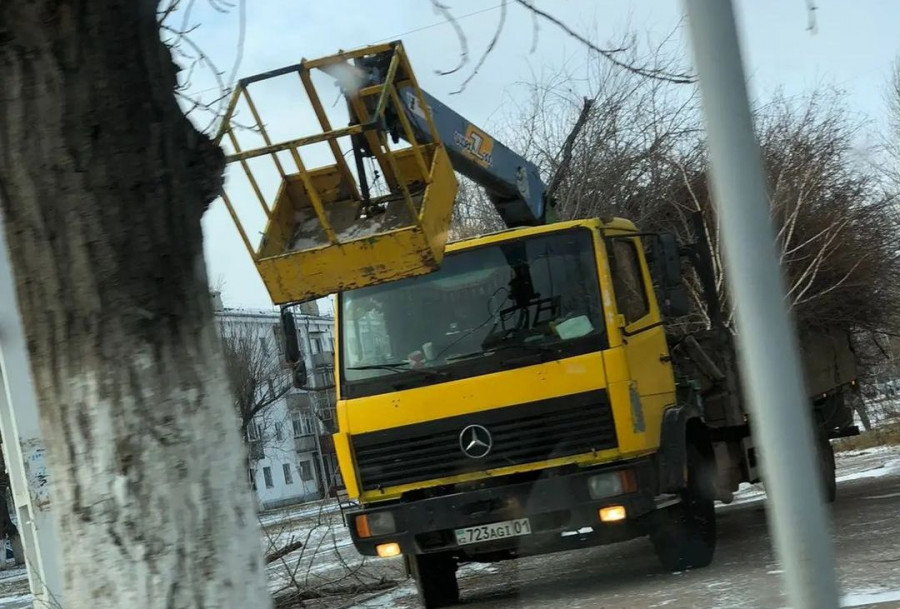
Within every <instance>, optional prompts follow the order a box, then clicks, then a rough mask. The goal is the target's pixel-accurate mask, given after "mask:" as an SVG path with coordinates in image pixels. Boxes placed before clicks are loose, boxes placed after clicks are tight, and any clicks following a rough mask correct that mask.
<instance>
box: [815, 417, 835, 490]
mask: <svg viewBox="0 0 900 609" xmlns="http://www.w3.org/2000/svg"><path fill="white" fill-rule="evenodd" d="M816 452H817V453H818V454H817V456H818V461H819V469H820V470H821V472H822V489H823V490H824V491H825V502H826V503H834V500H835V499H836V498H837V480H836V479H835V464H834V447H833V446H832V445H831V441H830V440H829V439H828V436H827V435H825V433H824V432H820V434H819V438H818V446H817V451H816Z"/></svg>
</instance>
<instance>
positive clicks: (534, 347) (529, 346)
mask: <svg viewBox="0 0 900 609" xmlns="http://www.w3.org/2000/svg"><path fill="white" fill-rule="evenodd" d="M508 349H524V350H525V351H532V352H536V353H556V348H554V347H551V346H550V345H541V344H537V343H507V344H502V345H496V346H494V347H490V348H489V349H483V350H481V351H472V352H471V353H463V354H462V355H453V356H451V357H448V358H447V359H446V361H448V362H458V361H460V360H464V359H472V358H473V357H479V356H486V355H491V354H492V353H496V352H497V351H505V350H508Z"/></svg>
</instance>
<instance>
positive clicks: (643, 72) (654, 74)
mask: <svg viewBox="0 0 900 609" xmlns="http://www.w3.org/2000/svg"><path fill="white" fill-rule="evenodd" d="M515 1H516V2H518V3H519V4H520V5H522V6H524V7H525V8H527V9H528V10H529V11H531V12H532V13H534V14H535V15H538V16H540V17H542V18H543V19H546V20H547V21H549V22H550V23H552V24H553V25H555V26H557V27H558V28H560V29H561V30H562V31H564V32H565V33H566V34H568V35H569V36H571V37H572V38H574V39H575V40H577V41H578V42H580V43H581V44H583V45H585V46H586V47H588V48H589V49H591V50H592V51H594V52H595V53H598V54H600V55H602V56H603V57H604V58H606V59H607V60H608V61H610V62H612V63H613V64H614V65H616V66H618V67H620V68H622V69H624V70H628V71H630V72H634V73H635V74H638V75H640V76H645V77H647V78H653V79H657V80H664V81H667V82H671V83H676V84H691V83H693V82H695V81H696V80H697V79H696V77H695V76H693V75H691V74H688V73H680V72H668V71H666V70H660V69H656V68H647V67H641V66H636V65H632V64H629V63H627V62H624V61H622V60H620V59H619V58H618V57H617V55H618V54H620V53H622V52H624V51H626V50H627V48H617V49H603V48H600V47H598V46H597V45H596V44H594V43H593V42H591V41H590V40H588V39H587V38H585V37H584V36H582V35H581V34H579V33H578V32H576V31H575V30H573V29H572V28H570V27H569V26H568V25H566V24H565V23H563V22H562V21H560V20H559V19H557V18H556V17H554V16H553V15H551V14H550V13H548V12H546V11H542V10H541V9H539V8H537V7H536V6H535V5H534V4H532V3H531V2H529V0H515Z"/></svg>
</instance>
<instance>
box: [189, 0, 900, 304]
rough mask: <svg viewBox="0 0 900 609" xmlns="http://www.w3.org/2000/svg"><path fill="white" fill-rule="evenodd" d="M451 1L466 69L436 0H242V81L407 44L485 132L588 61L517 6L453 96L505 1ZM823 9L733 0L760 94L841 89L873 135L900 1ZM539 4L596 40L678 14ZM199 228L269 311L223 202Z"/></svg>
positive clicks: (607, 4)
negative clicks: (341, 53) (360, 50)
mask: <svg viewBox="0 0 900 609" xmlns="http://www.w3.org/2000/svg"><path fill="white" fill-rule="evenodd" d="M214 1H215V2H216V4H215V5H213V4H210V2H209V0H196V1H195V2H194V3H193V9H192V15H191V16H190V22H191V23H197V24H200V27H199V28H198V29H197V30H196V31H194V32H193V34H192V40H193V41H194V42H196V44H197V45H198V46H200V47H201V48H202V49H203V50H204V51H205V52H206V53H207V54H208V55H209V56H210V58H211V59H212V60H213V61H214V62H215V63H217V64H218V65H219V68H220V69H221V70H224V71H225V72H226V76H225V77H226V78H227V76H228V74H227V73H228V72H230V71H231V68H232V65H233V64H234V62H235V59H236V53H237V49H238V40H239V24H240V18H239V16H238V11H237V9H234V10H232V11H231V12H220V11H218V10H216V8H215V6H218V5H219V3H221V2H222V0H214ZM230 1H231V2H235V3H236V2H238V0H230ZM442 1H443V2H444V3H445V4H447V5H449V6H450V7H452V9H453V13H454V14H455V15H457V16H458V18H459V24H460V26H461V27H462V28H463V29H464V31H465V34H466V38H467V41H468V45H469V48H470V54H471V61H470V63H469V66H467V67H466V68H463V69H462V70H461V71H460V72H459V73H457V74H454V75H450V76H440V75H438V74H436V71H438V70H446V69H449V68H452V67H453V66H455V65H456V63H457V62H458V60H459V57H460V51H459V41H458V39H457V36H456V34H455V33H454V30H453V28H452V26H451V25H450V24H449V23H446V22H445V20H444V18H443V17H442V16H440V15H438V14H435V12H434V11H433V9H432V7H431V3H430V2H429V1H428V0H380V1H373V0H365V1H362V0H328V1H324V0H246V20H245V25H246V27H245V40H244V44H243V53H242V58H241V61H240V64H239V70H238V76H247V75H250V74H254V73H257V72H260V71H264V70H270V69H273V68H277V67H280V66H283V65H287V64H290V63H296V62H297V61H299V60H300V59H301V58H304V57H306V58H314V57H318V56H321V55H327V54H331V53H334V52H335V51H337V50H339V49H350V48H355V47H359V46H363V45H366V44H370V43H373V42H379V41H385V40H393V39H398V38H399V39H402V40H403V43H404V45H405V46H406V48H407V52H408V54H409V56H410V58H411V61H412V64H413V67H414V69H415V70H416V74H417V76H418V78H419V82H420V84H421V86H422V87H423V88H424V89H426V90H428V91H429V92H430V93H432V94H433V95H435V96H436V97H438V98H440V99H442V100H443V101H445V102H446V103H448V104H450V105H451V106H452V107H453V108H454V109H456V110H457V111H459V112H460V113H462V114H463V115H465V116H466V117H467V118H469V119H470V120H471V121H472V122H474V123H476V124H479V125H481V126H483V127H486V128H488V130H490V128H491V127H492V125H496V124H498V122H500V121H501V117H503V116H504V112H505V111H508V110H509V107H510V106H511V105H512V104H513V103H515V102H516V101H517V100H518V101H521V100H522V96H523V95H524V94H525V88H524V86H522V83H524V82H528V81H531V80H532V79H533V77H534V75H535V74H539V73H541V72H542V71H548V70H549V71H556V70H558V69H559V68H560V67H561V66H563V65H565V66H567V67H568V69H569V70H573V71H574V72H576V73H577V72H578V71H579V70H583V69H584V66H586V65H587V63H588V62H589V61H591V57H590V55H589V52H588V51H587V50H586V49H585V48H584V47H583V46H582V45H580V44H579V43H578V42H576V41H575V40H573V39H572V38H570V37H568V36H567V35H566V34H564V33H563V32H561V31H560V30H559V29H558V28H556V27H555V26H554V25H552V24H550V23H548V22H543V21H542V22H540V23H539V32H538V38H537V44H536V48H535V49H534V50H533V52H532V20H531V17H530V16H529V15H528V14H527V12H526V11H525V10H523V9H522V8H521V7H518V6H516V5H515V3H513V2H510V4H509V6H508V15H507V20H506V25H505V28H504V30H503V33H502V35H501V38H500V42H499V44H498V46H497V48H496V49H495V51H494V52H493V53H492V54H491V55H490V57H489V58H488V59H487V61H486V63H485V65H484V66H483V68H482V69H481V71H480V72H479V74H478V75H477V76H476V77H475V78H474V79H473V80H472V82H471V83H470V84H469V85H468V87H467V88H466V89H465V91H463V92H462V93H461V94H458V95H451V94H450V93H451V92H452V91H455V90H456V89H457V88H459V85H460V82H461V81H462V79H463V78H465V76H467V75H468V74H469V73H470V69H471V67H472V65H473V64H474V62H475V60H476V59H477V58H478V57H479V56H480V54H481V52H482V51H483V49H484V47H485V45H486V44H487V43H488V41H489V40H490V38H491V36H492V34H493V31H494V29H495V27H496V25H497V19H498V18H499V16H500V9H499V4H500V2H499V0H442ZM183 4H184V5H185V6H187V5H188V4H187V3H183ZM815 4H816V6H817V10H816V12H815V21H816V32H815V33H811V32H809V31H808V30H807V25H808V19H809V16H808V13H807V8H806V1H805V0H737V2H736V5H737V10H738V17H739V23H738V25H739V30H740V33H741V36H742V46H743V50H744V61H745V65H746V68H747V73H748V75H749V78H750V90H751V95H752V96H754V97H755V98H757V99H763V100H764V99H766V97H768V96H769V95H771V94H772V93H773V92H774V91H776V90H779V89H780V90H783V91H784V92H785V94H787V95H795V94H803V93H805V92H809V91H811V90H812V89H814V88H816V87H818V86H823V85H824V86H831V87H837V88H840V89H843V90H845V91H846V93H847V100H848V103H849V105H850V106H851V107H852V109H853V111H854V112H858V113H859V115H860V116H861V117H864V118H867V119H871V121H872V125H871V129H872V132H876V131H877V130H878V128H879V126H880V125H882V124H883V122H884V120H885V112H886V102H885V92H886V86H887V79H888V76H889V73H890V69H891V63H892V61H893V60H894V59H895V58H896V57H897V55H898V53H900V35H898V24H900V2H898V1H896V0H881V1H876V0H855V1H850V0H815ZM537 5H538V6H539V7H540V8H542V9H543V10H546V11H547V12H550V13H552V14H553V15H554V16H556V17H558V18H559V19H560V20H562V21H564V22H565V23H567V24H569V25H570V26H571V27H572V28H573V29H575V30H577V31H578V32H580V33H583V34H585V35H587V36H590V37H591V38H592V39H594V40H597V41H601V42H604V41H607V40H611V39H616V38H617V37H618V36H621V35H622V33H623V32H626V31H629V30H633V31H636V32H639V33H641V34H645V33H646V34H648V35H649V37H650V38H656V39H661V38H662V37H664V36H665V35H667V34H668V33H670V32H672V31H673V29H675V28H677V26H678V24H679V22H680V20H681V4H680V2H678V1H677V0H630V1H629V0H538V2H537ZM176 21H177V20H176ZM684 42H685V41H684V40H683V39H682V38H681V37H680V34H677V35H676V38H675V39H673V45H682V46H683V45H684ZM686 52H687V50H686V49H685V53H686ZM214 84H215V83H214V81H213V80H212V78H211V76H210V75H209V74H207V73H204V72H203V71H202V70H200V69H198V70H196V71H195V74H194V76H193V78H192V85H193V88H194V92H198V91H199V92H201V94H202V95H205V96H207V97H209V96H210V95H214V94H215V91H211V90H210V89H212V88H213V86H214ZM298 91H299V89H298ZM295 123H299V124H295V125H294V126H295V127H297V128H298V129H299V131H298V132H297V133H294V134H293V135H294V136H295V137H297V136H300V135H306V134H309V133H312V132H315V131H316V130H317V128H318V125H316V124H313V123H312V122H310V121H309V117H308V115H305V114H303V113H298V115H297V121H295ZM307 123H308V124H307ZM203 226H204V235H205V252H206V260H207V265H208V268H209V276H210V281H211V283H212V284H213V285H221V287H222V290H223V296H224V299H225V303H226V305H227V306H232V307H253V308H267V307H269V306H271V302H270V301H269V297H268V295H267V293H266V291H265V289H264V288H263V285H262V282H261V281H260V280H259V278H258V276H257V273H256V270H255V269H254V267H253V264H252V262H251V260H250V258H249V256H248V254H247V252H246V250H245V249H244V248H243V246H242V244H241V241H240V239H239V237H238V234H237V232H236V230H235V229H234V227H233V225H232V223H231V220H230V218H229V217H228V214H227V212H226V211H225V208H224V205H223V204H222V203H221V202H220V201H217V202H216V203H214V204H213V205H212V207H211V209H210V211H209V212H207V214H206V216H205V218H204V223H203Z"/></svg>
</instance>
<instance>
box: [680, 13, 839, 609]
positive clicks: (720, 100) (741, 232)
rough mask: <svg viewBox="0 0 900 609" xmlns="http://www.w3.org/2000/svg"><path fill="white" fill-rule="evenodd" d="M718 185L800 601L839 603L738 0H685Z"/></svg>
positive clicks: (763, 442)
mask: <svg viewBox="0 0 900 609" xmlns="http://www.w3.org/2000/svg"><path fill="white" fill-rule="evenodd" d="M684 5H685V7H686V8H687V16H688V23H689V25H690V35H691V42H692V45H693V50H694V65H695V66H696V69H697V74H698V76H699V79H700V92H701V95H702V99H703V110H704V115H705V118H706V132H707V138H708V143H709V155H710V163H711V170H712V187H713V195H714V198H715V201H716V206H717V207H716V209H717V210H718V213H719V218H720V220H721V222H722V241H723V243H724V246H725V262H726V267H727V270H728V280H729V286H730V287H731V293H732V295H733V296H734V301H735V306H736V320H737V330H738V341H739V346H740V353H739V355H740V362H741V371H742V373H743V376H744V382H743V386H744V388H745V393H746V397H747V398H748V399H749V404H750V410H751V416H752V420H751V422H752V424H753V430H754V433H755V434H756V441H757V443H758V445H759V446H760V447H761V450H762V454H761V461H762V466H763V476H764V479H765V482H766V491H767V492H768V494H769V497H770V502H769V509H770V515H771V518H770V520H771V523H772V528H773V533H774V535H773V537H774V541H775V550H776V554H777V556H778V558H779V559H780V560H781V563H782V564H783V565H784V580H785V583H786V585H787V592H788V597H789V600H790V604H791V606H792V607H793V608H794V609H836V608H837V606H838V598H837V585H836V583H835V579H834V556H833V554H832V547H831V535H830V531H829V527H828V524H827V522H826V515H825V506H824V504H823V501H822V497H823V494H822V480H821V473H820V470H819V468H818V467H817V465H816V450H815V447H814V444H813V437H814V436H813V426H812V413H811V406H810V404H809V400H808V399H807V396H806V395H805V388H804V381H803V370H802V368H801V365H800V358H799V355H798V354H799V351H798V347H797V338H796V333H795V328H794V325H793V323H792V321H791V319H790V317H789V314H788V309H787V305H786V300H785V289H784V279H783V277H782V273H781V268H780V266H779V256H778V252H777V251H776V243H775V231H774V230H773V227H772V223H771V219H770V217H769V205H768V196H767V192H766V183H765V177H764V173H763V167H762V162H761V160H760V157H759V150H758V147H757V143H756V138H755V136H754V133H753V126H752V121H751V115H750V106H749V103H748V101H747V89H746V84H745V80H744V70H743V65H742V64H741V54H740V48H739V43H738V37H737V28H736V26H735V21H734V11H733V8H732V3H731V0H684Z"/></svg>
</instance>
